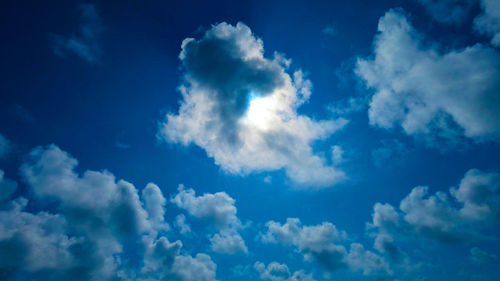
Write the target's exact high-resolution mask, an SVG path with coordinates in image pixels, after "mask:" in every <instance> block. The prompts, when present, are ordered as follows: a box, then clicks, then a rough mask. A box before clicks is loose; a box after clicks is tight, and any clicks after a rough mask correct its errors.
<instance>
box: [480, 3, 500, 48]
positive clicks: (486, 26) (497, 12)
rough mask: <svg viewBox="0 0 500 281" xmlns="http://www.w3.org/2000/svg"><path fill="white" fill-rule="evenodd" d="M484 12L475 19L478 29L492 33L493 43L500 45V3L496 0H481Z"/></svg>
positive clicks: (485, 32)
mask: <svg viewBox="0 0 500 281" xmlns="http://www.w3.org/2000/svg"><path fill="white" fill-rule="evenodd" d="M481 8H482V9H483V13H482V14H481V15H479V16H477V17H476V18H475V19H474V27H475V28H476V30H477V31H479V32H481V33H484V34H487V35H490V36H491V37H492V38H491V44H493V45H494V46H496V47H500V3H498V1H496V0H481Z"/></svg>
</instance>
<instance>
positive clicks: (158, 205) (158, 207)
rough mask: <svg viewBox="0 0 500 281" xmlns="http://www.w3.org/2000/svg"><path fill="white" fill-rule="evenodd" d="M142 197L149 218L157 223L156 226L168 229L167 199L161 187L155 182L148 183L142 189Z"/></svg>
mask: <svg viewBox="0 0 500 281" xmlns="http://www.w3.org/2000/svg"><path fill="white" fill-rule="evenodd" d="M141 197H142V199H143V200H144V206H145V208H146V211H147V213H148V218H149V220H150V221H151V222H152V223H153V224H155V227H156V228H164V229H168V228H169V227H168V224H167V223H166V222H165V204H166V203H167V200H166V199H165V197H163V194H162V192H161V190H160V188H159V187H158V186H157V185H156V184H154V183H148V185H146V187H145V188H144V189H143V190H142V193H141Z"/></svg>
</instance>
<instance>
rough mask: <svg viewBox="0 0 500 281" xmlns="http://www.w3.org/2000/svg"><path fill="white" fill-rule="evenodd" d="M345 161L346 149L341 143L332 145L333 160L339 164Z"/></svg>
mask: <svg viewBox="0 0 500 281" xmlns="http://www.w3.org/2000/svg"><path fill="white" fill-rule="evenodd" d="M343 161H344V150H343V149H342V147H341V146H339V145H334V146H333V147H332V162H333V164H335V165H338V164H340V163H342V162H343Z"/></svg>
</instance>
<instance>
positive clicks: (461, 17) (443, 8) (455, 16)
mask: <svg viewBox="0 0 500 281" xmlns="http://www.w3.org/2000/svg"><path fill="white" fill-rule="evenodd" d="M418 2H419V3H420V4H421V5H423V6H424V7H425V8H426V10H427V11H428V12H429V14H430V15H431V16H432V17H433V18H434V19H435V20H436V21H438V22H441V23H448V24H459V23H462V22H464V21H465V20H466V18H467V15H468V14H469V12H470V10H471V8H472V7H474V3H475V1H473V0H418Z"/></svg>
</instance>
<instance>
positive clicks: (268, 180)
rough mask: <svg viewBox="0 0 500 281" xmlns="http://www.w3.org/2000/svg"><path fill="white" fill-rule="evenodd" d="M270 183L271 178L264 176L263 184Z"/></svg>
mask: <svg viewBox="0 0 500 281" xmlns="http://www.w3.org/2000/svg"><path fill="white" fill-rule="evenodd" d="M272 181H273V177H271V176H266V177H265V178H264V182H265V183H271V182H272Z"/></svg>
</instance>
